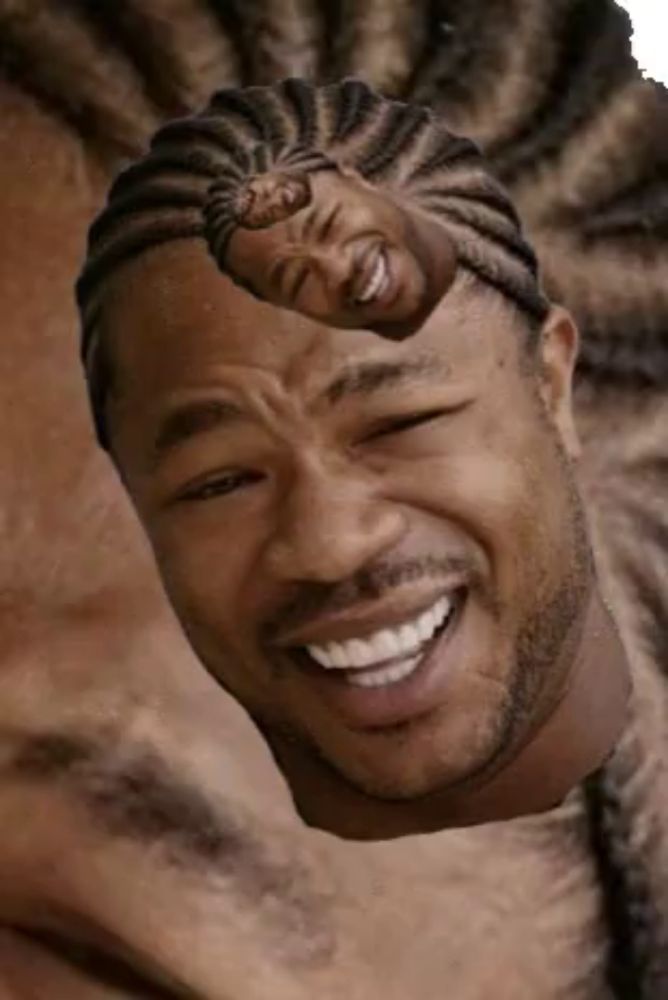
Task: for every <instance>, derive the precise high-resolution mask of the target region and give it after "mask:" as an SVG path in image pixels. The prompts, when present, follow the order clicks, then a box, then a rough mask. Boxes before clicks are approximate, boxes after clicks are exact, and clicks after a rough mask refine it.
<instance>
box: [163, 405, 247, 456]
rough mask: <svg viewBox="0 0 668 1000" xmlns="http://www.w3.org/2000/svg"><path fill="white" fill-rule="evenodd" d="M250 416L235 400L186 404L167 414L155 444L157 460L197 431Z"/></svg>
mask: <svg viewBox="0 0 668 1000" xmlns="http://www.w3.org/2000/svg"><path fill="white" fill-rule="evenodd" d="M247 419H248V415H247V414H246V413H245V412H244V411H243V410H242V409H241V407H239V406H238V405H237V404H236V403H233V402H231V400H225V399H200V400H193V401H192V402H190V403H184V404H183V405H182V406H179V407H178V408H177V409H174V410H173V411H172V412H171V413H170V414H168V415H167V417H165V419H164V420H163V422H162V423H161V425H160V427H159V428H158V432H157V434H156V436H155V440H154V443H153V447H152V457H153V461H154V463H155V462H157V461H158V460H159V459H161V458H162V457H163V456H164V455H165V454H166V453H167V452H169V451H172V450H173V449H174V448H175V447H176V446H177V445H179V444H181V443H182V442H183V441H187V440H188V439H189V438H192V437H195V435H197V434H204V433H205V432H206V431H209V430H213V429H214V428H218V427H222V426H226V425H229V424H234V423H239V422H241V421H244V420H247Z"/></svg>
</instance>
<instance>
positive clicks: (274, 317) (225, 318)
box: [102, 239, 520, 393]
mask: <svg viewBox="0 0 668 1000" xmlns="http://www.w3.org/2000/svg"><path fill="white" fill-rule="evenodd" d="M102 323H103V330H104V333H105V335H106V336H109V337H110V338H111V340H110V342H111V344H112V348H113V355H114V360H115V362H116V363H117V364H118V365H119V367H120V369H121V371H122V375H123V384H124V387H125V386H126V385H127V386H128V387H129V385H131V384H132V383H133V382H135V381H136V382H137V383H138V384H139V385H140V386H141V390H142V392H143V393H149V392H150V391H155V390H159V389H163V388H167V387H169V386H171V385H174V384H187V383H188V382H189V381H197V380H199V379H200V378H201V377H202V374H203V373H204V372H210V371H211V369H212V368H219V367H221V366H223V367H241V368H245V369H248V370H250V369H257V370H262V371H265V372H270V373H272V374H274V375H276V376H278V377H279V378H281V379H286V378H289V377H291V376H292V375H294V374H295V373H297V372H299V371H302V370H305V371H308V370H309V369H310V368H323V367H325V368H331V367H335V366H336V365H337V364H340V363H343V362H345V361H346V360H349V359H350V358H351V357H352V356H354V357H355V358H356V359H359V358H363V357H364V358H369V359H371V358H374V359H375V358H378V359H380V358H381V357H383V358H387V357H397V358H398V357H404V356H410V354H411V353H412V352H414V351H415V350H424V349H426V350H428V351H429V352H430V353H431V352H433V353H434V354H436V355H438V357H439V358H440V359H442V360H443V361H444V362H445V363H447V364H449V365H451V366H455V367H456V366H459V367H463V366H466V367H467V368H469V369H470V368H471V366H476V367H478V368H481V367H483V368H484V367H487V366H489V365H490V364H494V363H496V361H497V360H498V358H499V357H501V356H502V355H505V354H507V353H508V352H509V351H510V352H513V353H514V352H515V350H516V344H517V341H518V328H519V323H520V321H519V320H518V319H517V318H516V317H515V315H514V313H513V311H512V310H511V309H509V307H508V306H507V305H506V303H505V302H504V301H503V299H502V298H501V296H499V295H497V294H496V293H494V292H493V291H491V290H489V289H487V288H486V287H485V286H482V285H480V284H478V283H476V282H474V281H473V280H472V279H469V278H467V277H460V278H459V279H458V281H457V282H456V283H455V285H454V286H453V287H452V289H451V290H450V291H449V292H448V293H447V294H446V296H445V297H444V299H443V300H442V302H441V303H440V304H439V305H438V306H437V308H436V309H435V310H434V312H433V313H432V315H431V316H430V317H429V319H428V321H427V322H426V323H425V325H424V327H422V328H421V330H420V331H418V332H417V333H416V334H415V335H414V336H412V337H410V338H408V339H407V340H406V341H403V342H401V343H394V342H391V341H388V340H386V339H384V338H382V337H380V336H378V335H376V334H374V333H372V332H370V331H366V330H341V329H336V328H330V327H327V326H324V325H323V324H321V323H319V322H317V321H315V320H311V319H309V318H308V317H306V316H303V315H301V314H299V313H296V312H293V311H291V310H286V309H282V308H280V307H278V306H275V305H271V304H269V303H266V302H262V301H260V300H258V299H256V298H254V297H253V296H252V295H251V294H250V293H248V292H246V291H244V290H243V289H241V288H239V287H238V286H236V285H235V284H234V283H233V282H232V281H231V279H229V278H228V277H227V276H226V275H224V274H222V273H221V272H220V271H219V269H218V267H217V265H216V263H215V262H214V261H213V259H212V258H211V256H210V255H209V253H208V251H207V249H206V245H205V243H204V241H201V240H193V239H189V240H178V241H173V242H170V243H166V244H164V245H163V246H160V247H156V248H153V249H152V250H150V251H147V252H146V253H144V254H143V255H142V256H141V257H139V258H137V259H136V260H135V261H133V262H131V263H129V264H127V265H125V266H124V267H123V268H122V269H121V270H119V272H118V273H117V274H116V275H115V276H114V277H113V279H111V280H110V282H109V284H108V286H107V289H106V291H105V296H104V303H103V311H102Z"/></svg>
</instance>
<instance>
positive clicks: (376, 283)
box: [225, 170, 456, 338]
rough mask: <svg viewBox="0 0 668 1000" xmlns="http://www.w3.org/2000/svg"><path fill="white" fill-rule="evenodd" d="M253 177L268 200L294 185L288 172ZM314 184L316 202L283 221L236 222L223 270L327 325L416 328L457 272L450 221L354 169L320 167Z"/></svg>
mask: <svg viewBox="0 0 668 1000" xmlns="http://www.w3.org/2000/svg"><path fill="white" fill-rule="evenodd" d="M254 183H255V195H256V197H257V199H258V200H259V201H264V202H265V203H266V204H272V205H273V204H275V203H276V202H277V201H280V199H281V194H282V192H283V191H285V192H286V194H287V195H290V194H291V193H292V192H291V191H290V189H289V186H288V181H287V180H286V178H285V176H284V175H277V176H276V177H274V176H273V175H267V176H266V177H260V178H258V179H257V181H256V182H254ZM309 184H310V188H311V200H310V202H309V204H308V205H306V206H305V207H303V208H301V209H300V210H299V211H297V212H296V213H295V214H294V215H292V216H290V217H289V218H288V219H286V220H285V221H281V222H275V223H274V224H273V225H271V226H269V227H267V228H264V229H244V228H243V227H242V226H238V227H237V228H236V229H235V231H234V233H233V235H232V237H231V239H230V242H229V245H228V248H227V252H226V257H225V267H226V269H227V270H229V271H230V273H231V274H232V275H233V276H235V277H237V278H239V279H241V281H242V282H243V283H245V284H246V285H247V286H249V287H250V288H252V289H253V290H254V291H255V292H256V293H257V294H259V295H260V296H261V297H262V298H264V299H266V300H267V301H268V302H272V303H273V304H274V305H279V306H283V307H284V308H286V309H294V310H297V311H299V312H301V313H304V314H305V315H306V316H310V317H312V318H313V319H318V320H320V321H323V322H327V323H328V324H329V325H330V326H339V327H343V328H353V329H356V328H359V327H360V326H363V327H365V328H369V329H374V330H376V329H377V330H380V331H382V332H383V333H384V334H385V335H389V336H394V337H397V338H400V337H403V336H406V335H407V334H408V333H412V332H413V330H414V328H415V327H416V326H417V325H419V324H420V323H421V322H423V321H424V320H425V319H426V317H427V315H428V314H429V312H430V311H431V309H432V308H433V307H434V306H435V305H436V302H437V301H439V300H440V299H441V298H442V296H443V295H444V294H445V292H446V291H447V289H448V287H449V286H450V284H451V282H452V281H453V279H454V275H455V270H456V258H455V253H454V249H453V247H452V244H451V242H450V240H449V238H448V236H447V234H446V232H445V230H444V228H443V227H442V226H441V225H439V223H438V222H436V221H435V220H433V219H430V218H429V217H428V216H427V215H423V214H421V213H418V212H417V211H413V210H409V209H408V208H401V207H399V205H398V204H397V203H396V202H395V201H393V200H392V199H391V198H390V197H389V196H388V195H387V194H384V193H383V192H381V191H378V190H376V189H374V188H373V187H371V186H370V185H368V184H366V183H365V182H364V181H363V180H362V179H361V178H358V177H355V176H348V175H343V174H341V173H339V172H338V171H335V170H326V171H319V172H316V173H313V174H310V175H309Z"/></svg>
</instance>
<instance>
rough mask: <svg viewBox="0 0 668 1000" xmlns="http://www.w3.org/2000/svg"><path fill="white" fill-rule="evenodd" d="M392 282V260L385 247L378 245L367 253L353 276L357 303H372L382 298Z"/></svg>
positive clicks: (354, 299) (355, 302)
mask: <svg viewBox="0 0 668 1000" xmlns="http://www.w3.org/2000/svg"><path fill="white" fill-rule="evenodd" d="M391 283H392V273H391V270H390V262H389V259H388V256H387V252H386V250H385V248H384V247H383V246H382V245H381V246H376V247H374V249H373V250H372V251H371V252H369V253H367V254H365V256H364V258H363V260H362V262H361V264H360V265H359V267H358V268H357V269H356V271H355V275H354V277H353V301H354V304H355V305H364V306H366V305H371V304H372V303H374V302H377V301H378V300H380V299H382V298H383V296H384V295H385V294H386V293H387V291H388V290H389V288H390V285H391Z"/></svg>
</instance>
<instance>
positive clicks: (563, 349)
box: [540, 306, 581, 459]
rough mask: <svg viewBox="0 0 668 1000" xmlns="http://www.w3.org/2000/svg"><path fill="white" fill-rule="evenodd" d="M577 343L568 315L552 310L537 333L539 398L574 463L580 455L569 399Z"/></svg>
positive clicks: (577, 338) (578, 339)
mask: <svg viewBox="0 0 668 1000" xmlns="http://www.w3.org/2000/svg"><path fill="white" fill-rule="evenodd" d="M579 342H580V338H579V334H578V330H577V327H576V325H575V323H574V321H573V318H572V317H571V315H570V313H568V312H566V310H565V309H562V308H561V306H553V307H552V309H551V310H550V314H549V316H548V317H547V319H546V321H545V324H544V326H543V329H542V331H541V348H540V354H541V372H540V395H541V399H542V401H543V404H544V406H545V410H546V412H547V413H548V415H549V416H550V418H551V420H552V422H553V423H554V425H555V426H556V428H557V430H558V431H559V433H560V435H561V438H562V440H563V442H564V446H565V448H566V451H567V453H568V454H569V455H570V457H571V458H572V459H578V458H579V457H580V454H581V445H580V440H579V438H578V433H577V430H576V428H575V420H574V415H573V398H572V389H573V372H574V371H575V362H576V359H577V355H578V346H579Z"/></svg>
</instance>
